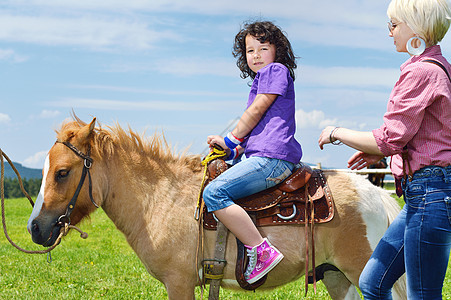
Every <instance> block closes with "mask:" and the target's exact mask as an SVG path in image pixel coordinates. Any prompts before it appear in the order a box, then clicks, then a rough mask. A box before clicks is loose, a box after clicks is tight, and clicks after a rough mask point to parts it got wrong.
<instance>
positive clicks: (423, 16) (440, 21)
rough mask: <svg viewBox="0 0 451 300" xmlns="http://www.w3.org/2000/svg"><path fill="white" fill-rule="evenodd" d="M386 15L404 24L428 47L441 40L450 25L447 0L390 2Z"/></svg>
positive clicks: (450, 18)
mask: <svg viewBox="0 0 451 300" xmlns="http://www.w3.org/2000/svg"><path fill="white" fill-rule="evenodd" d="M387 15H388V17H389V18H390V19H392V18H395V19H396V20H398V21H401V22H403V23H406V24H407V26H409V27H410V29H412V30H413V32H415V34H417V35H418V36H419V37H421V38H422V39H424V40H425V42H426V44H427V45H429V46H433V45H436V44H437V43H438V42H440V41H441V40H442V39H443V37H444V36H445V34H446V32H447V31H448V29H449V26H450V23H451V9H450V5H449V3H448V0H392V1H391V2H390V5H389V6H388V9H387Z"/></svg>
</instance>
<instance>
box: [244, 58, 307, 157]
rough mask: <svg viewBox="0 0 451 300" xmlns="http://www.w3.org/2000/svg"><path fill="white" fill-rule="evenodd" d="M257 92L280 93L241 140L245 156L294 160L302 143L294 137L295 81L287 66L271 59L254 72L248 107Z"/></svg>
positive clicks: (300, 150) (298, 154) (299, 155)
mask: <svg viewBox="0 0 451 300" xmlns="http://www.w3.org/2000/svg"><path fill="white" fill-rule="evenodd" d="M257 94H276V95H279V96H278V97H277V98H276V99H275V100H274V102H273V103H272V104H271V106H270V107H269V108H268V110H267V111H266V112H265V113H264V114H263V116H262V118H261V119H260V122H259V123H258V124H257V126H255V128H254V129H253V130H252V131H251V132H250V133H249V135H248V136H247V137H246V139H245V142H244V144H243V146H244V148H245V150H244V154H245V155H246V157H250V156H259V157H269V158H277V159H283V160H286V161H289V162H292V163H294V164H297V163H298V162H299V161H300V160H301V157H302V149H301V145H300V144H299V143H298V142H297V141H296V139H295V138H294V133H295V131H296V122H295V116H294V115H295V102H294V101H295V96H294V83H293V79H292V78H291V76H290V72H289V70H288V68H287V67H285V66H284V65H282V64H280V63H271V64H269V65H267V66H266V67H264V68H263V69H261V70H259V71H258V72H257V75H256V76H255V78H254V81H253V83H252V87H251V91H250V93H249V100H248V102H247V107H249V106H250V105H251V104H252V102H254V100H255V97H256V96H257Z"/></svg>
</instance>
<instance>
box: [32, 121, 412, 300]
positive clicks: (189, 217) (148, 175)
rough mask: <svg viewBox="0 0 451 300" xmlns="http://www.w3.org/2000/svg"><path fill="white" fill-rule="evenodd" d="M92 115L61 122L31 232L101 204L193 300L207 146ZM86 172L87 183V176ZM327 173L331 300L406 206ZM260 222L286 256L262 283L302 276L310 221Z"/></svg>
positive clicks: (353, 179) (48, 234) (355, 179)
mask: <svg viewBox="0 0 451 300" xmlns="http://www.w3.org/2000/svg"><path fill="white" fill-rule="evenodd" d="M95 123H96V119H95V118H94V119H93V120H92V122H90V123H89V124H88V123H85V122H83V121H82V120H80V119H79V118H78V117H76V116H74V117H73V120H70V121H66V122H64V123H63V124H62V125H61V128H60V129H59V130H57V141H56V143H55V144H54V145H53V146H52V147H51V149H50V150H49V152H48V155H47V158H46V162H45V166H44V169H43V179H42V184H41V190H40V192H39V195H38V197H37V200H36V204H35V206H34V208H33V211H32V213H31V216H30V218H29V221H28V225H27V228H28V231H29V232H30V234H31V236H32V239H33V241H34V242H35V243H37V244H41V245H43V246H49V245H52V244H53V243H54V242H55V241H56V240H57V238H58V234H59V232H60V230H61V227H62V226H64V224H67V223H71V224H74V225H75V224H77V223H79V222H80V221H81V220H82V219H83V218H85V217H86V216H88V215H89V214H90V213H91V212H93V211H94V210H95V209H97V206H99V207H101V208H102V209H103V210H104V212H105V213H106V215H107V216H108V217H109V218H110V219H111V220H112V221H113V223H114V224H115V226H116V227H117V229H119V230H120V231H121V232H122V233H123V234H124V235H125V237H126V240H127V242H128V244H129V245H130V246H131V248H132V249H133V250H134V251H135V253H136V254H137V255H138V257H139V258H140V260H141V261H142V263H143V264H144V266H145V267H146V269H147V271H148V272H149V273H150V274H151V275H152V276H153V277H155V278H156V279H158V280H159V281H160V282H162V283H163V284H164V286H165V288H166V290H167V293H168V298H169V299H177V300H180V299H194V297H195V293H194V290H195V287H196V286H198V285H200V284H201V282H200V280H199V275H198V274H199V271H200V270H201V268H202V267H201V263H200V261H199V259H196V257H197V256H196V255H198V251H197V250H198V249H197V246H198V242H199V225H198V221H196V220H195V218H194V214H195V210H196V203H197V197H198V195H199V189H200V184H201V181H202V176H203V170H202V166H201V163H200V162H201V157H200V155H188V154H186V153H179V154H176V153H174V151H173V150H171V149H170V147H169V146H168V143H167V142H166V140H165V139H164V136H162V135H159V134H155V135H153V136H152V137H150V138H148V139H146V138H145V137H144V136H141V135H139V134H137V133H136V132H134V131H133V130H132V129H130V128H129V129H128V130H124V129H123V128H121V127H120V126H119V125H118V124H116V125H114V126H107V127H106V128H102V127H101V126H98V127H96V126H95ZM86 169H87V171H86ZM86 173H88V178H89V184H88V183H85V184H83V181H84V178H85V177H86ZM83 174H84V175H83ZM325 174H326V178H327V181H328V184H329V188H330V190H331V193H332V195H333V197H334V200H335V217H334V218H333V219H332V221H330V222H329V223H324V224H318V225H315V227H314V237H315V259H316V265H317V266H320V265H323V264H328V265H333V266H334V267H335V268H333V270H328V271H325V272H324V274H323V277H324V278H322V280H323V283H324V285H325V286H326V288H327V290H328V292H329V294H330V296H331V298H332V299H360V297H359V294H358V291H357V289H356V287H357V286H358V280H359V275H360V273H361V271H362V269H363V267H364V266H365V263H366V262H367V260H368V259H369V257H370V255H371V254H372V251H373V249H374V248H375V246H376V244H377V243H378V241H379V239H380V238H381V237H382V235H383V233H384V232H385V230H386V229H387V227H388V225H389V224H390V222H391V221H392V220H393V219H394V218H395V216H396V215H397V213H398V212H399V210H400V208H399V206H398V204H397V203H396V201H395V200H394V199H393V198H392V197H390V196H389V194H388V193H387V192H386V191H384V190H382V189H380V188H378V187H375V186H374V185H372V184H371V183H370V182H369V181H368V180H366V179H365V178H363V177H361V176H358V175H355V174H347V173H343V172H341V173H340V172H326V173H325ZM80 178H82V179H83V180H81V179H80ZM74 198H75V199H76V202H75V201H73V199H74ZM71 199H72V200H71ZM63 220H64V221H63ZM259 230H260V232H261V233H262V235H263V236H265V237H268V238H269V239H270V240H271V243H273V244H274V245H275V246H276V247H277V248H278V249H279V250H280V251H281V252H282V253H283V254H284V256H285V258H284V259H283V260H282V261H281V262H280V263H279V265H278V266H277V267H276V268H275V269H273V270H272V271H271V272H270V273H269V275H268V278H267V280H266V282H265V284H264V285H262V286H261V287H260V288H259V289H271V288H274V287H277V286H281V285H284V284H286V283H288V282H291V281H294V280H297V279H299V278H300V277H301V276H303V275H304V273H305V261H306V259H305V251H306V249H305V245H306V242H305V236H304V226H303V225H283V226H265V227H261V228H259ZM215 240H216V232H214V231H209V230H205V231H204V247H203V253H200V254H199V255H202V256H203V257H204V258H213V257H214V256H213V253H214V250H215V249H214V244H215ZM309 244H310V245H311V243H309ZM236 248H237V246H236V243H235V237H234V236H233V235H232V234H229V235H228V242H227V249H226V260H227V261H228V262H229V263H228V264H227V265H226V267H225V269H224V278H223V280H222V282H221V286H222V287H223V288H231V289H239V285H238V282H237V281H236V279H235V264H234V262H235V261H236V253H237V249H236ZM309 250H310V253H311V249H309ZM309 268H310V269H311V266H309ZM393 290H394V296H395V298H396V299H405V298H406V296H405V280H404V281H403V280H398V282H397V284H396V285H395V288H394V289H393Z"/></svg>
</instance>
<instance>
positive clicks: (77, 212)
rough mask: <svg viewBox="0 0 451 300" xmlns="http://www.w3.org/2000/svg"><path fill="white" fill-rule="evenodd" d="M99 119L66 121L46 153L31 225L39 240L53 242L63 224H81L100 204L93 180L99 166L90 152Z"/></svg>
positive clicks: (43, 242) (44, 244)
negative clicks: (88, 122)
mask: <svg viewBox="0 0 451 300" xmlns="http://www.w3.org/2000/svg"><path fill="white" fill-rule="evenodd" d="M95 122H96V119H95V118H94V119H93V120H92V122H91V123H90V124H86V123H83V122H82V121H81V120H79V119H78V118H77V120H76V121H73V122H69V123H66V124H65V125H63V127H62V129H61V130H60V131H59V132H58V136H57V141H56V143H55V144H54V145H53V147H52V148H51V149H50V151H49V153H48V155H47V157H46V160H45V166H44V169H43V178H42V183H41V190H40V191H39V195H38V198H37V200H36V204H35V206H34V208H33V211H32V213H31V216H30V219H29V220H28V225H27V228H28V231H29V232H30V234H31V236H32V239H33V241H34V242H35V243H37V244H40V245H43V246H51V245H52V244H53V243H54V242H55V241H56V239H57V238H58V236H59V233H60V230H61V227H63V226H65V225H66V224H73V225H75V224H77V223H78V222H80V220H81V219H82V218H83V217H84V216H86V215H88V214H89V213H91V212H92V211H94V210H95V208H96V206H97V204H96V202H95V201H94V200H93V197H92V190H91V189H92V186H91V182H90V176H91V174H90V173H91V172H95V169H96V163H95V158H92V157H91V154H90V152H91V148H92V145H93V141H94V135H95V132H94V126H95ZM94 198H95V196H94Z"/></svg>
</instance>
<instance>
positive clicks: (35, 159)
mask: <svg viewBox="0 0 451 300" xmlns="http://www.w3.org/2000/svg"><path fill="white" fill-rule="evenodd" d="M47 153H48V151H40V152H37V153H35V154H34V155H32V156H30V157H28V158H26V159H25V160H24V161H23V162H22V164H23V165H24V166H26V167H28V168H38V169H40V168H42V167H43V166H44V161H45V157H46V156H47Z"/></svg>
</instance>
